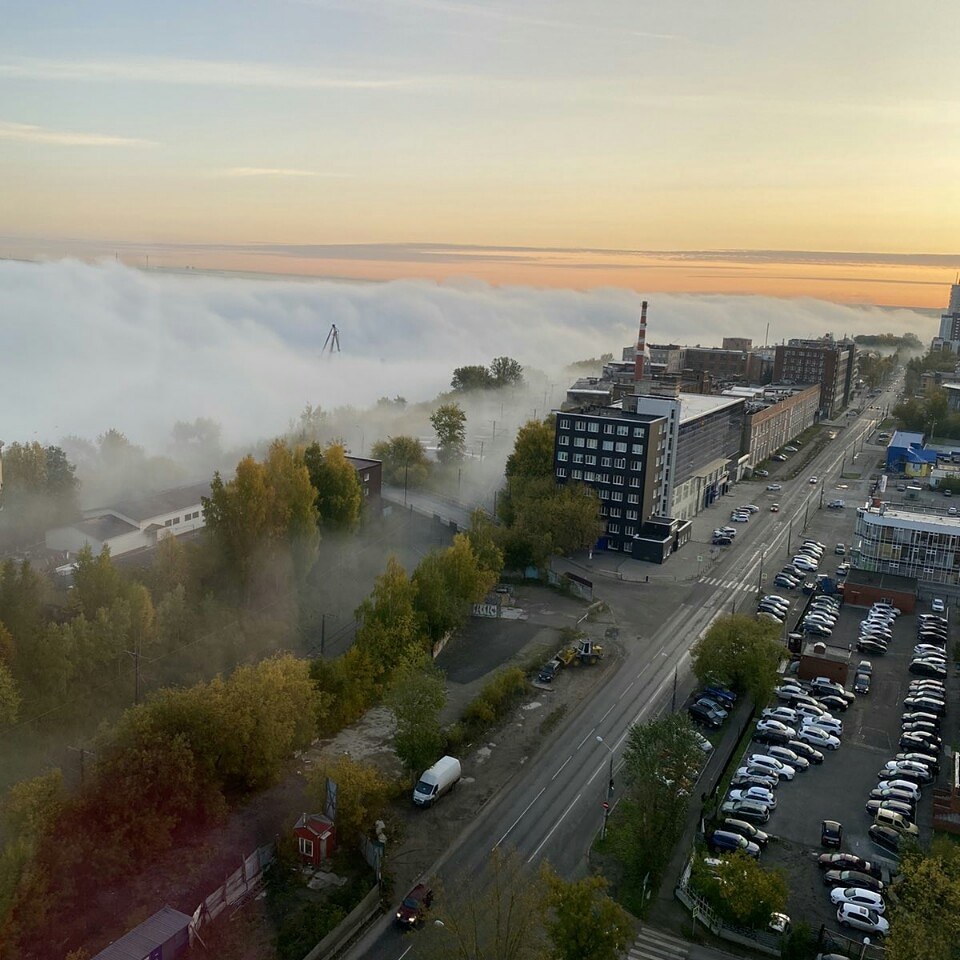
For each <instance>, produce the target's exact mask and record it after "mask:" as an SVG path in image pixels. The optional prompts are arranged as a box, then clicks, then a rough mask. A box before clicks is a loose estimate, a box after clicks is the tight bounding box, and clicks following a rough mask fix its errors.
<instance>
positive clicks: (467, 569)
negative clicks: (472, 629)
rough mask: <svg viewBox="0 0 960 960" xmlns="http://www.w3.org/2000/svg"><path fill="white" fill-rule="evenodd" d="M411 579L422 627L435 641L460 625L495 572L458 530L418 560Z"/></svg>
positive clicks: (491, 580) (486, 588)
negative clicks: (446, 542) (448, 541)
mask: <svg viewBox="0 0 960 960" xmlns="http://www.w3.org/2000/svg"><path fill="white" fill-rule="evenodd" d="M412 581H413V584H414V587H415V588H416V599H415V605H416V609H417V612H418V613H419V615H420V621H421V624H422V626H423V630H424V632H425V633H426V635H427V636H428V637H429V638H430V639H431V640H432V641H434V642H436V641H438V640H440V639H441V638H442V637H443V636H444V635H445V634H446V633H448V632H450V631H451V630H456V629H457V628H459V627H461V626H463V624H464V622H465V621H466V619H467V617H468V616H469V614H470V607H471V605H472V604H474V603H478V602H479V601H480V600H482V599H483V598H484V597H485V596H486V594H487V592H488V591H489V590H490V589H491V588H492V587H493V585H494V583H495V582H496V574H495V573H494V572H493V571H491V570H487V569H485V568H483V567H482V566H481V565H480V563H479V561H478V559H477V556H476V554H474V552H473V548H472V546H471V545H470V540H469V538H468V537H466V536H465V535H464V534H462V533H458V534H457V535H456V536H455V537H454V538H453V544H452V545H451V546H449V547H448V548H447V549H446V550H440V551H435V552H433V553H429V554H427V556H425V557H424V558H423V560H421V561H420V563H419V564H418V565H417V569H416V570H415V571H414V572H413V577H412Z"/></svg>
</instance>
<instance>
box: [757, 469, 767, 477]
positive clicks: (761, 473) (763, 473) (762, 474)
mask: <svg viewBox="0 0 960 960" xmlns="http://www.w3.org/2000/svg"><path fill="white" fill-rule="evenodd" d="M753 472H754V474H756V476H758V477H769V476H770V471H769V470H760V469H755V470H754V471H753Z"/></svg>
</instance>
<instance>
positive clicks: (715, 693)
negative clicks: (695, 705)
mask: <svg viewBox="0 0 960 960" xmlns="http://www.w3.org/2000/svg"><path fill="white" fill-rule="evenodd" d="M703 692H704V693H705V694H706V695H707V696H708V697H713V699H714V700H717V701H719V702H720V704H721V706H724V707H726V706H728V705H730V704H733V703H736V702H737V695H736V694H735V693H734V692H733V691H732V690H728V689H727V688H726V687H714V686H710V687H704V688H703Z"/></svg>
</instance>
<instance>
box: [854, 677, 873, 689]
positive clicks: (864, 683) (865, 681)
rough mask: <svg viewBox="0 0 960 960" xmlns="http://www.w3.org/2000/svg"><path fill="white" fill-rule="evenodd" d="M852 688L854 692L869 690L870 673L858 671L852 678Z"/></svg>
mask: <svg viewBox="0 0 960 960" xmlns="http://www.w3.org/2000/svg"><path fill="white" fill-rule="evenodd" d="M853 690H854V692H855V693H869V692H870V675H869V674H867V673H858V674H856V675H855V676H854V678H853Z"/></svg>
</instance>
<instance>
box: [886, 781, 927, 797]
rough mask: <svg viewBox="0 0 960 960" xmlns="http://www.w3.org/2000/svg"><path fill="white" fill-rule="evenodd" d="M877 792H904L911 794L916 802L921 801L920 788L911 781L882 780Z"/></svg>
mask: <svg viewBox="0 0 960 960" xmlns="http://www.w3.org/2000/svg"><path fill="white" fill-rule="evenodd" d="M877 790H902V791H903V792H904V793H909V794H910V796H912V797H913V799H914V800H915V801H916V800H919V799H920V788H919V787H918V786H917V785H916V784H915V783H912V782H911V781H910V780H880V781H879V782H878V783H877Z"/></svg>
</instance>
